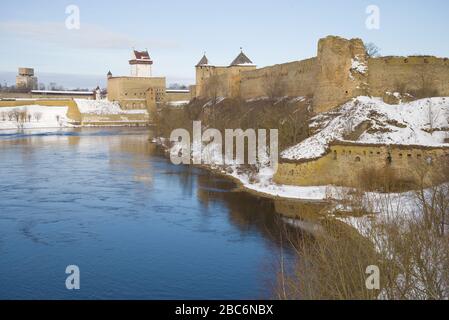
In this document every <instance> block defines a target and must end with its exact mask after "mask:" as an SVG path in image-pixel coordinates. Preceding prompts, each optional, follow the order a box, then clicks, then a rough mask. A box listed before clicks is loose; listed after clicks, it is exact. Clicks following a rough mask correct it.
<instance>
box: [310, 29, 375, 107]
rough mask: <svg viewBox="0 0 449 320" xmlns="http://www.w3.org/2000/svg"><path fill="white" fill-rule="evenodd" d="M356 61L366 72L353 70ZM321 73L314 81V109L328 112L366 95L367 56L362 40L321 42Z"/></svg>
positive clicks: (319, 62)
mask: <svg viewBox="0 0 449 320" xmlns="http://www.w3.org/2000/svg"><path fill="white" fill-rule="evenodd" d="M354 62H356V63H357V64H358V65H359V69H360V70H361V69H362V68H366V70H364V71H363V72H359V71H357V70H353V68H354ZM317 64H318V72H317V76H316V79H315V82H314V86H315V95H314V97H313V108H314V111H315V112H316V113H320V112H325V111H328V110H330V109H332V108H334V107H336V106H338V105H340V104H342V103H345V102H347V101H348V100H350V99H351V98H352V97H356V96H359V95H363V94H366V91H365V86H364V84H365V83H366V82H367V73H368V70H367V54H366V50H365V46H364V44H363V41H362V40H361V39H352V40H346V39H343V38H340V37H327V38H324V39H321V40H320V41H319V43H318V57H317Z"/></svg>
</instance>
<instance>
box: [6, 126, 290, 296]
mask: <svg viewBox="0 0 449 320" xmlns="http://www.w3.org/2000/svg"><path fill="white" fill-rule="evenodd" d="M149 138H150V132H149V131H148V129H123V128H120V129H98V128H96V129H86V128H84V129H62V130H40V131H39V130H34V131H27V132H24V133H14V132H11V133H8V132H0V299H259V298H271V297H272V295H273V286H274V284H275V280H276V272H277V270H278V265H279V257H280V252H281V250H280V243H281V242H280V240H279V238H280V236H279V235H280V233H282V229H283V228H284V224H285V221H284V219H281V218H280V216H279V214H278V213H277V212H276V210H275V207H276V206H275V204H274V202H273V201H272V200H267V199H262V198H258V197H255V196H253V195H250V194H248V193H245V192H239V191H236V190H235V187H236V186H235V185H234V184H233V183H232V182H231V181H229V180H227V179H224V178H222V177H217V176H214V175H212V174H210V173H209V172H207V171H204V170H202V169H197V168H191V167H188V166H175V165H173V164H171V163H170V161H169V160H167V159H166V158H164V157H163V156H161V155H160V153H159V152H158V151H157V150H156V148H155V146H154V145H153V144H151V143H149ZM284 249H285V250H282V253H283V256H284V258H286V259H289V260H292V259H293V255H292V254H291V252H290V251H289V249H288V248H284ZM68 265H76V266H78V267H79V269H80V285H81V287H80V290H75V291H70V290H67V289H66V286H65V281H66V278H67V277H68V275H67V274H66V273H65V270H66V267H67V266H68Z"/></svg>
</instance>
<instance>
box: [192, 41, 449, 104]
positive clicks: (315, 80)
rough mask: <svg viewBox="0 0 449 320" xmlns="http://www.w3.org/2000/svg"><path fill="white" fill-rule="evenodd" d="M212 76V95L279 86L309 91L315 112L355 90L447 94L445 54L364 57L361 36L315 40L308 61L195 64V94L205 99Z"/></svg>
mask: <svg viewBox="0 0 449 320" xmlns="http://www.w3.org/2000/svg"><path fill="white" fill-rule="evenodd" d="M248 68H249V69H248ZM212 75H215V76H216V77H215V79H214V81H216V82H218V84H217V85H215V87H216V89H215V90H213V91H214V94H215V95H218V96H223V97H228V98H242V99H252V98H260V97H264V96H269V95H270V91H272V89H273V87H280V89H279V90H278V91H279V93H278V94H279V95H280V96H290V97H296V96H313V108H314V112H316V113H320V112H325V111H328V110H331V109H333V108H334V107H337V106H339V105H341V104H342V103H345V102H347V101H349V100H350V99H352V98H354V97H357V96H360V95H371V96H378V97H384V96H385V94H386V92H400V93H407V92H409V93H411V92H413V91H417V90H420V89H423V88H426V87H427V88H429V89H431V90H433V91H434V92H431V94H433V95H439V96H449V61H448V59H447V58H436V57H382V58H369V57H368V56H367V54H366V52H365V46H364V44H363V41H362V40H361V39H351V40H347V39H343V38H340V37H335V36H329V37H326V38H324V39H320V41H319V43H318V50H317V56H316V57H315V58H311V59H308V60H303V61H295V62H289V63H284V64H279V65H275V66H270V67H266V68H261V69H255V67H251V68H250V67H246V68H240V69H239V68H236V67H215V66H199V67H197V68H196V87H195V89H196V90H195V97H201V98H210V94H209V93H208V92H207V91H208V90H206V88H207V87H208V83H209V80H210V79H212ZM217 80H218V81H217ZM277 84H279V86H278V85H277ZM209 91H210V90H209ZM401 91H402V92H401Z"/></svg>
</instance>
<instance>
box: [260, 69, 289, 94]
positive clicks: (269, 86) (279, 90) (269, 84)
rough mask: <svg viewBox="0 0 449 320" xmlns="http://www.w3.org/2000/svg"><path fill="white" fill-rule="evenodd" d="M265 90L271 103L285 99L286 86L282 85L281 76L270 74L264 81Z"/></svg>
mask: <svg viewBox="0 0 449 320" xmlns="http://www.w3.org/2000/svg"><path fill="white" fill-rule="evenodd" d="M263 90H264V92H265V95H266V96H267V97H268V99H270V101H274V100H276V99H277V98H281V97H283V96H284V95H285V86H284V85H283V83H282V77H281V75H280V74H278V73H276V74H273V73H272V72H268V73H267V74H266V76H265V79H264V81H263Z"/></svg>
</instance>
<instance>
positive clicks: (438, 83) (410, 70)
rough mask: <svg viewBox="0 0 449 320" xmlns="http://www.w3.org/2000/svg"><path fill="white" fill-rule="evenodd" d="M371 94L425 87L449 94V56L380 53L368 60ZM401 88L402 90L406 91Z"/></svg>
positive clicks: (442, 94)
mask: <svg viewBox="0 0 449 320" xmlns="http://www.w3.org/2000/svg"><path fill="white" fill-rule="evenodd" d="M368 67H369V81H368V82H369V86H370V94H371V95H373V96H380V97H382V96H383V95H384V94H385V92H386V91H389V92H400V91H401V90H403V91H405V92H409V91H414V90H420V89H421V88H423V87H428V88H431V89H436V90H437V91H438V94H439V95H440V96H449V60H448V59H447V58H436V57H427V56H422V57H421V56H420V57H418V56H412V57H381V58H371V59H369V60H368ZM405 92H401V93H405Z"/></svg>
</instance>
